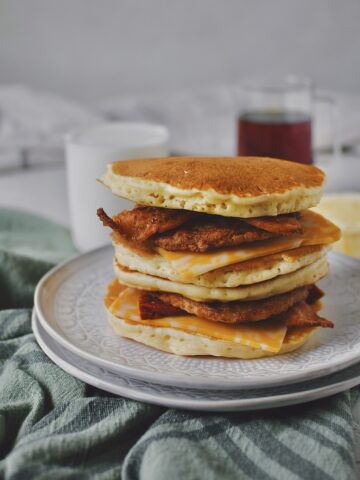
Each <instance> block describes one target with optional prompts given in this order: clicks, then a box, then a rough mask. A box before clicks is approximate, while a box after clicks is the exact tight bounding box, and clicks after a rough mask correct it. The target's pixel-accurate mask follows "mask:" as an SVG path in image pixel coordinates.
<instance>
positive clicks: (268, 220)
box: [243, 213, 302, 235]
mask: <svg viewBox="0 0 360 480" xmlns="http://www.w3.org/2000/svg"><path fill="white" fill-rule="evenodd" d="M243 221H244V222H246V223H248V224H249V225H252V226H253V227H256V228H260V229H261V230H266V231H267V232H271V233H277V234H278V235H285V234H289V233H300V232H301V230H302V229H301V224H300V222H299V219H298V215H295V214H293V213H290V214H285V215H278V216H277V217H257V218H244V219H243Z"/></svg>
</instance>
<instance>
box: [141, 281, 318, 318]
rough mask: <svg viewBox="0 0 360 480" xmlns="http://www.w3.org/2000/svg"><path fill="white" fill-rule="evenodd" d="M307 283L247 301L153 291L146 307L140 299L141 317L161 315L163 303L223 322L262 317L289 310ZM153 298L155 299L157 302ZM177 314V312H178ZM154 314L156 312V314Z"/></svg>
mask: <svg viewBox="0 0 360 480" xmlns="http://www.w3.org/2000/svg"><path fill="white" fill-rule="evenodd" d="M308 292H309V287H301V288H297V289H296V290H293V291H291V292H287V293H282V294H280V295H275V296H273V297H270V298H265V299H263V300H254V301H248V302H242V301H234V302H228V303H224V302H197V301H196V300H191V299H190V298H186V297H183V296H182V295H179V294H177V293H165V292H152V293H151V294H148V296H149V297H152V299H153V300H152V302H148V303H147V305H146V306H147V308H146V309H144V308H143V307H142V306H141V303H142V302H143V301H142V300H140V302H139V307H140V312H142V311H143V313H144V315H150V316H147V317H146V316H143V315H142V314H141V318H142V319H143V320H145V319H148V318H160V317H162V316H165V314H163V306H162V305H161V304H163V305H165V304H168V305H172V306H173V307H175V308H176V309H180V312H183V313H184V311H185V312H187V313H189V314H192V315H196V316H197V317H201V318H205V319H206V320H210V321H213V322H222V323H246V322H257V321H259V320H265V319H267V318H269V317H271V316H273V315H277V314H280V313H282V312H285V311H286V310H288V309H289V308H290V307H291V306H293V305H294V304H295V303H297V302H300V301H302V300H305V299H306V297H307V296H308ZM156 301H157V302H158V303H156ZM178 314H180V313H178ZM155 315H158V316H157V317H156V316H155Z"/></svg>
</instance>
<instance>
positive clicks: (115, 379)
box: [32, 311, 360, 412]
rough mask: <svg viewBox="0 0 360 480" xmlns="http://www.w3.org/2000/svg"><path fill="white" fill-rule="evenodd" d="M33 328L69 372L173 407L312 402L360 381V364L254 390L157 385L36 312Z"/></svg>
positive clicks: (223, 409) (120, 392)
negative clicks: (72, 339) (114, 368)
mask: <svg viewBox="0 0 360 480" xmlns="http://www.w3.org/2000/svg"><path fill="white" fill-rule="evenodd" d="M32 326H33V331H34V334H35V337H36V339H37V341H38V343H39V345H40V347H41V348H42V350H43V351H44V352H45V354H46V355H47V356H48V357H49V358H50V359H51V360H52V361H53V362H54V363H56V364H57V365H58V366H59V367H60V368H62V369H63V370H65V371H66V372H67V373H69V374H70V375H73V376H74V377H76V378H79V379H80V380H82V381H84V382H85V383H88V384H90V385H93V386H94V387H98V388H100V389H102V390H105V391H107V392H111V393H115V394H116V395H121V396H123V397H127V398H131V399H132V400H139V401H142V402H147V403H153V404H156V405H162V406H165V407H170V408H182V409H189V410H201V411H213V412H215V411H218V412H226V411H228V412H231V411H240V410H259V409H264V408H275V407H281V406H288V405H295V404H299V403H304V402H310V401H312V400H317V399H320V398H324V397H328V396H330V395H334V394H336V393H339V392H342V391H344V390H347V389H349V388H352V387H354V386H356V385H359V384H360V364H356V365H353V366H352V367H349V368H347V369H345V370H343V371H341V372H337V373H334V374H332V375H329V376H325V377H323V378H321V379H320V380H312V381H309V382H302V383H300V384H293V385H290V386H283V387H275V388H266V389H255V390H238V391H234V390H199V389H194V388H192V389H191V388H190V389H187V388H185V389H182V388H181V387H170V386H165V385H157V384H152V383H149V382H143V381H141V380H136V379H131V378H128V377H121V376H119V375H118V374H116V373H113V372H111V371H109V370H106V369H104V368H102V367H99V366H97V365H95V364H94V363H93V362H91V361H88V360H86V359H83V358H81V357H79V356H77V355H76V354H74V353H72V352H70V351H69V350H67V349H66V348H65V347H62V346H61V345H60V344H58V343H57V342H56V340H54V339H53V338H52V337H51V336H50V335H49V334H48V333H46V331H45V329H44V328H43V327H42V326H41V324H40V322H38V320H37V318H36V315H35V311H34V312H33V323H32Z"/></svg>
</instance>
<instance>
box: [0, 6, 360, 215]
mask: <svg viewBox="0 0 360 480" xmlns="http://www.w3.org/2000/svg"><path fill="white" fill-rule="evenodd" d="M359 51H360V2H359V1H358V0H346V1H343V2H341V1H339V0H316V1H314V0H301V1H300V0H257V1H254V0H223V1H221V0H61V1H59V0H0V206H11V207H17V208H21V209H27V210H30V211H34V212H36V213H40V214H42V215H45V216H48V217H50V218H53V219H54V220H56V221H60V222H61V223H65V224H67V223H68V221H69V215H68V207H67V201H66V199H67V193H66V180H65V171H64V164H63V160H64V148H63V146H64V141H63V140H64V135H65V133H66V132H68V131H70V130H72V129H74V128H79V127H82V126H87V125H89V124H91V125H93V124H94V123H98V122H103V121H105V120H120V121H123V120H125V121H146V122H155V123H160V124H163V125H165V126H167V127H168V128H169V130H170V149H171V151H172V152H175V153H181V154H205V155H206V154H210V155H223V154H225V155H226V154H230V155H231V154H234V152H235V117H236V113H237V112H238V111H239V105H238V104H237V103H236V102H237V99H238V95H237V93H238V90H237V89H238V87H239V85H240V83H241V81H242V80H243V79H244V78H245V77H248V76H262V75H265V74H268V75H269V74H270V75H271V74H274V75H278V76H282V75H285V74H287V73H294V74H298V75H308V76H310V77H312V78H313V79H314V81H315V84H316V85H317V86H318V87H319V88H320V89H321V90H324V89H325V90H327V91H330V94H331V95H332V96H333V98H335V99H336V105H337V106H339V109H338V110H339V115H338V118H339V122H338V126H337V131H336V136H337V139H338V143H339V146H340V147H341V150H342V152H341V156H339V155H334V154H333V152H334V150H331V148H330V149H329V148H328V147H326V151H325V153H326V155H324V156H323V152H324V149H320V148H319V145H321V142H318V139H317V137H318V136H319V135H317V132H319V131H320V132H321V128H318V126H320V127H321V125H322V123H321V121H319V119H318V118H316V117H314V119H313V125H314V130H313V132H315V135H314V142H313V146H314V151H315V156H314V158H315V162H316V163H318V164H320V166H321V167H322V168H324V169H325V171H326V173H327V176H328V183H327V187H326V188H327V190H328V191H344V190H347V191H348V190H356V191H359V190H360V183H359V178H360V161H359V160H360V147H359V146H360V62H359ZM325 120H326V119H325ZM321 162H322V163H321ZM50 192H51V194H50Z"/></svg>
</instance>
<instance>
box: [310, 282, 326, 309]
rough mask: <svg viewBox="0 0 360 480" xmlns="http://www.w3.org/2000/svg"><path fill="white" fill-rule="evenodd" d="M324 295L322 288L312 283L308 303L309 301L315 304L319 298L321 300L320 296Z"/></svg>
mask: <svg viewBox="0 0 360 480" xmlns="http://www.w3.org/2000/svg"><path fill="white" fill-rule="evenodd" d="M324 295H325V293H324V292H323V291H322V290H321V288H319V287H318V286H316V285H315V284H313V285H310V288H309V294H308V296H307V299H306V303H308V304H309V305H313V304H314V303H316V302H317V301H318V300H320V298H322V297H323V296H324Z"/></svg>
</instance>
